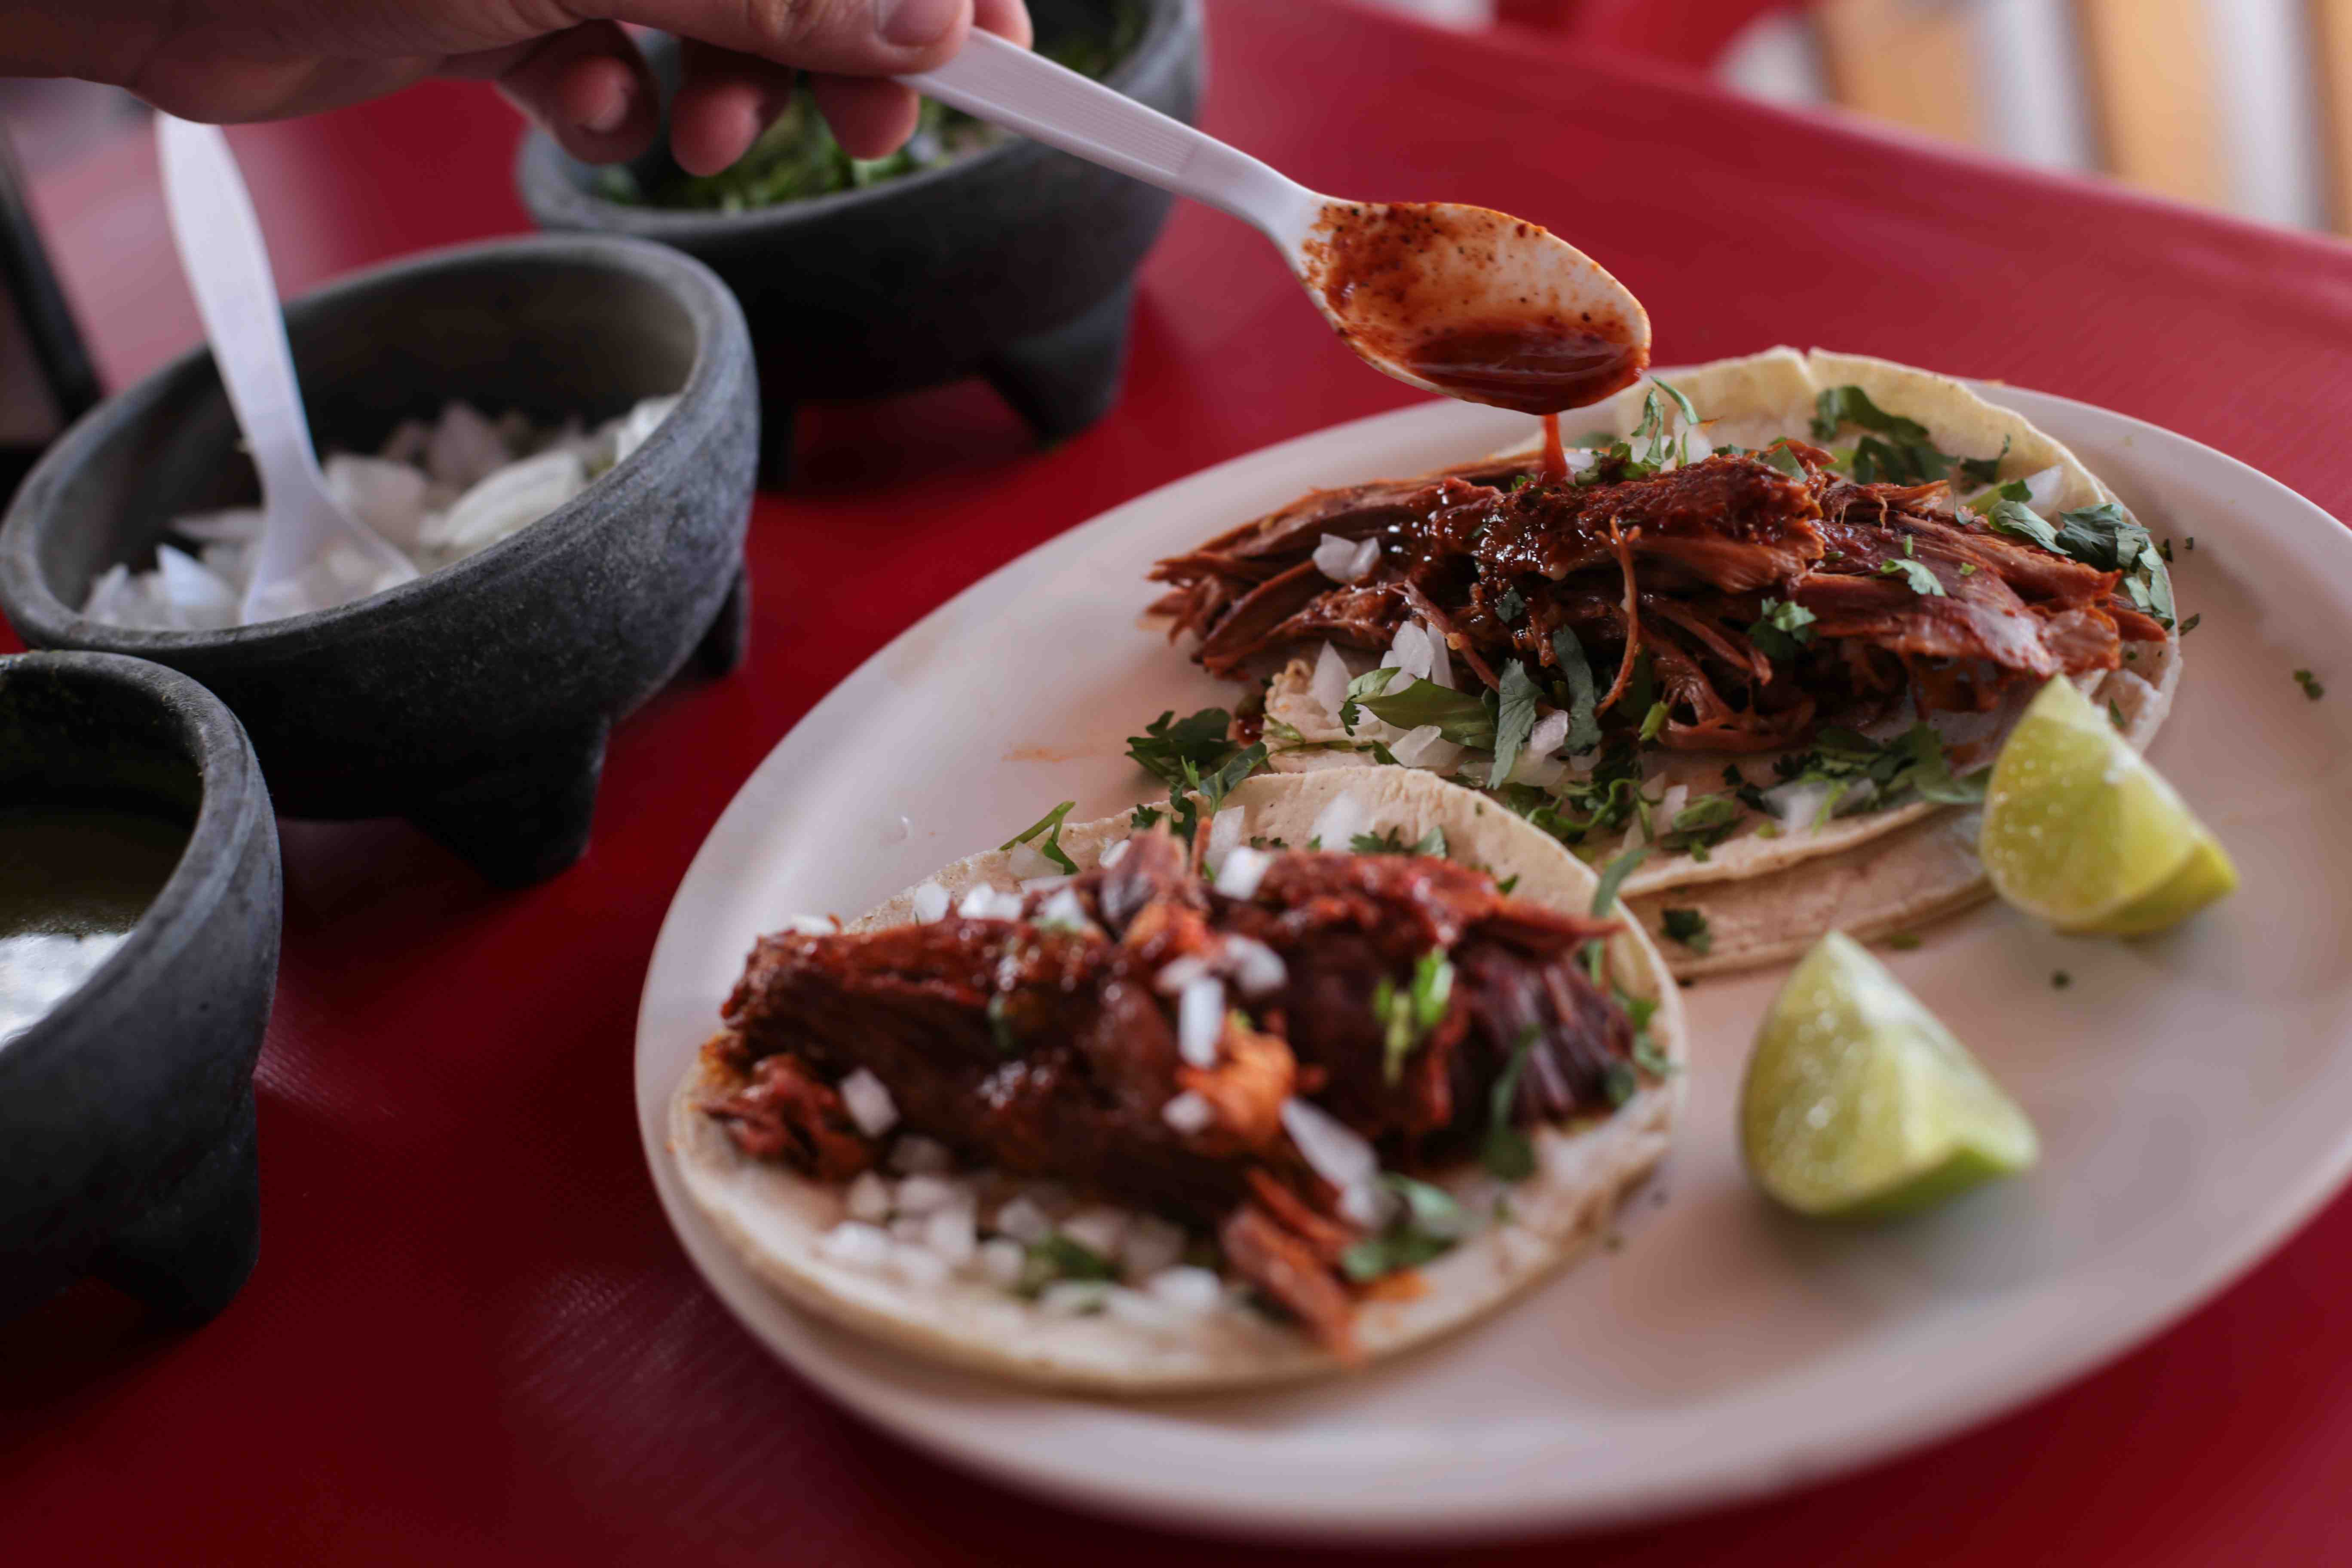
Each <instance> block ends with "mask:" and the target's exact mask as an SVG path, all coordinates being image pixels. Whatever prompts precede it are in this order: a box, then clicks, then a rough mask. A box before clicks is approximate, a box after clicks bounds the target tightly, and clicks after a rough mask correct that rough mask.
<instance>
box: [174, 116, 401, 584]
mask: <svg viewBox="0 0 2352 1568" xmlns="http://www.w3.org/2000/svg"><path fill="white" fill-rule="evenodd" d="M155 144H156V150H157V152H158V153H160V154H161V155H162V158H163V201H164V205H165V207H166V209H167V210H168V211H169V212H170V214H171V217H172V237H173V241H174V243H175V244H176V245H177V246H178V247H179V251H180V265H181V267H182V268H184V270H185V271H186V273H187V275H188V286H189V288H190V289H192V290H193V291H194V294H195V296H196V314H197V315H198V316H200V317H202V318H203V320H204V323H205V337H206V338H207V339H209V340H210V341H211V343H212V350H213V363H215V365H217V366H218V367H219V369H220V378H221V384H222V385H223V386H224V387H226V388H227V390H228V404H229V407H230V408H231V409H232V410H234V411H235V413H236V424H237V428H238V429H239V430H242V431H243V432H244V433H245V444H246V447H247V450H249V451H250V452H251V453H252V454H253V466H254V467H255V468H257V469H258V470H259V471H260V475H261V509H262V523H261V538H260V539H259V541H258V542H256V544H255V545H254V547H253V575H252V577H251V579H250V580H249V581H248V582H247V585H246V590H245V601H244V603H243V604H242V605H239V606H238V609H237V618H238V620H239V621H240V623H247V624H249V623H251V622H252V621H254V620H257V619H262V618H267V617H266V616H261V615H260V614H258V612H259V611H260V610H261V609H262V608H263V606H265V605H267V604H268V599H269V596H270V590H271V589H272V588H273V587H274V586H276V585H277V584H280V583H283V582H285V581H287V580H288V579H289V578H292V577H295V576H298V575H299V574H300V573H301V571H302V569H303V567H304V566H306V565H307V564H309V563H310V562H312V561H315V560H316V559H318V558H319V557H320V555H322V554H324V553H325V552H327V551H328V550H330V549H331V548H333V547H334V546H336V545H347V546H349V547H350V548H352V549H353V550H357V551H359V552H361V553H362V555H363V556H364V557H365V558H366V559H367V561H368V562H369V563H370V564H372V565H373V566H375V567H376V568H377V569H378V570H379V571H381V572H382V573H383V574H386V575H387V576H393V577H395V578H396V579H397V580H398V581H401V582H406V581H407V580H408V579H410V578H412V577H415V575H416V568H415V565H414V564H413V563H411V562H410V561H409V559H408V557H406V556H405V555H403V554H402V553H401V552H399V551H397V550H395V549H394V548H393V547H392V546H391V545H390V544H388V543H386V542H384V541H383V538H382V537H380V536H379V535H378V534H377V533H376V532H375V531H373V529H370V528H369V527H368V526H367V525H366V524H364V523H362V522H361V521H359V520H358V519H357V518H355V517H352V515H351V514H350V513H348V512H346V511H345V510H343V509H342V508H341V507H340V506H337V505H336V504H335V501H334V498H333V497H331V496H330V495H329V494H328V493H327V485H326V480H325V479H324V478H323V477H322V476H321V475H320V472H319V454H318V453H317V452H316V451H315V450H314V449H313V448H312V447H311V445H310V421H309V420H308V419H307V418H305V417H304V416H303V413H302V388H301V386H300V384H299V383H298V382H297V381H296V380H295V379H294V354H293V351H292V350H291V349H289V347H288V346H287V342H286V316H285V312H284V310H282V309H280V307H279V305H278V285H277V282H276V280H275V279H273V278H272V277H271V275H270V271H269V251H268V247H266V246H264V244H263V243H262V238H261V225H260V223H259V221H258V220H257V219H256V218H255V216H254V215H253V201H252V198H251V197H249V196H248V195H247V194H246V189H245V180H244V177H243V176H242V175H240V174H238V173H237V168H236V155H235V154H234V153H231V152H230V151H229V146H228V138H226V136H224V135H222V134H221V132H220V128H219V127H218V126H216V125H194V124H191V123H189V122H188V121H184V120H175V119H173V117H172V116H170V115H168V114H158V115H157V116H156V117H155Z"/></svg>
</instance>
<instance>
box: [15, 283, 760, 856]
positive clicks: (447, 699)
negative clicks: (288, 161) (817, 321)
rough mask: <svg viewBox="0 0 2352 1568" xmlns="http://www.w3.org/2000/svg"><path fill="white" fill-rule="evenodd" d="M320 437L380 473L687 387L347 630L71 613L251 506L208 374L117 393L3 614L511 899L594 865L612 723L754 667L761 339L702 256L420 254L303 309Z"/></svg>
mask: <svg viewBox="0 0 2352 1568" xmlns="http://www.w3.org/2000/svg"><path fill="white" fill-rule="evenodd" d="M287 326H288V328H289V332H290V334H291V337H292V341H293V345H294V359H295V363H296V365H297V368H298V370H299V373H300V375H301V380H302V387H303V393H304V397H305V401H306V402H307V404H308V405H309V408H310V419H311V424H312V427H313V429H314V431H315V432H316V434H317V436H318V438H319V444H320V447H321V448H322V449H323V448H325V447H345V448H349V449H351V450H354V451H373V450H375V449H376V447H378V446H379V445H380V444H381V443H382V442H383V439H384V437H385V436H386V435H387V434H388V433H389V432H390V431H391V430H392V428H393V427H394V426H395V425H396V424H398V423H399V422H400V420H401V419H403V418H404V417H410V416H415V417H422V418H428V419H429V418H431V417H432V416H435V415H436V414H437V413H438V412H439V410H440V408H441V406H442V405H443V404H444V403H446V401H448V400H449V399H451V398H454V397H465V398H467V399H468V400H470V401H471V402H472V403H474V404H475V405H477V406H478V407H480V408H483V409H485V410H487V411H488V412H490V413H492V414H494V415H495V414H497V413H499V412H501V411H504V410H506V409H509V408H520V409H521V410H522V411H523V412H524V413H526V414H528V415H530V416H531V418H532V419H533V420H535V421H541V422H548V423H555V422H560V421H562V419H564V418H566V417H570V416H579V417H581V418H583V419H586V420H590V421H594V420H598V419H603V418H606V417H609V416H613V415H615V414H619V413H621V412H622V411H624V410H625V409H626V408H628V407H629V405H631V404H633V403H635V401H636V400H637V399H639V398H642V397H650V396H656V395H667V394H671V393H680V394H681V398H680V401H679V403H678V405H677V410H676V411H675V412H674V413H672V414H671V415H670V416H669V418H668V419H667V420H666V421H664V422H663V424H662V425H661V426H660V427H659V428H658V429H657V430H656V431H655V432H654V434H653V436H652V437H650V438H649V439H647V440H646V444H645V445H644V446H643V447H639V448H638V449H637V450H636V451H635V453H633V454H631V456H630V457H629V458H627V460H625V461H624V462H621V463H619V464H616V465H614V468H611V469H610V470H608V471H607V472H606V473H604V475H603V476H602V477H600V478H599V479H597V480H596V481H595V482H594V483H593V484H592V485H590V486H589V487H588V488H587V489H585V490H583V492H582V493H581V494H580V495H579V496H577V497H575V498H574V499H573V500H571V501H570V502H568V503H566V504H565V505H564V506H562V508H560V509H559V510H556V511H554V512H551V513H550V514H549V515H548V516H547V517H545V518H543V519H541V521H538V522H535V523H533V524H531V525H530V527H529V528H526V529H524V530H523V531H520V533H517V534H515V535H513V536H512V537H511V538H509V539H506V540H503V541H501V542H499V543H497V544H494V545H492V546H490V548H488V550H485V551H483V552H480V553H479V554H478V555H474V556H470V557H468V558H467V559H466V560H464V561H461V562H459V563H457V564H456V565H454V566H450V567H447V568H445V569H444V570H442V571H439V572H435V573H433V574H429V575H427V576H425V577H422V578H419V579H418V580H416V581H415V582H413V583H408V584H403V585H402V586H400V587H397V588H394V589H391V590H389V591H387V592H385V593H383V594H379V595H375V596H373V598H368V599H363V600H361V601H360V602H358V603H356V604H352V605H343V606H342V607H341V608H339V609H332V610H322V611H320V612H318V613H316V614H312V615H306V616H289V617H288V618H286V619H284V620H279V621H270V622H266V623H264V624H262V625H259V626H240V627H237V628H236V629H234V630H230V631H223V632H163V631H141V630H134V629H131V628H129V627H123V626H110V625H106V624H104V623H101V622H98V621H93V620H89V619H87V618H85V617H84V616H81V615H80V614H79V611H78V610H77V609H76V608H74V606H77V605H80V604H81V603H82V602H83V600H84V599H85V598H86V597H87V596H88V594H89V584H90V583H91V581H92V579H94V578H95V577H96V576H97V575H98V574H100V573H101V572H103V571H104V570H105V569H106V568H107V567H108V566H110V565H111V564H112V563H115V562H118V561H137V560H140V559H141V558H142V557H144V556H147V555H149V552H152V549H153V547H154V543H155V541H156V539H157V537H158V536H159V535H160V534H161V533H162V532H163V528H164V525H165V523H166V522H167V521H168V520H170V519H171V518H173V516H175V515H178V514H180V513H184V512H200V511H207V510H214V509H216V508H220V507H226V506H236V505H251V504H253V500H254V498H255V496H256V494H257V490H256V489H255V480H254V476H253V470H252V466H251V464H250V463H248V462H247V460H246V459H245V458H243V457H241V456H239V455H238V454H237V451H236V439H237V437H236V424H235V421H234V419H233V418H232V416H231V415H230V413H229V407H228V403H227V400H226V398H225V397H224V396H223V395H222V393H221V387H220V381H219V378H218V376H217V375H216V374H215V372H214V369H213V363H212V357H211V355H210V354H209V353H204V352H201V351H200V352H198V353H194V354H191V355H189V356H188V357H186V358H184V359H182V360H180V361H178V362H177V363H173V364H172V365H170V366H169V367H167V368H166V369H164V370H163V371H161V372H158V373H157V374H155V375H153V376H151V377H150V378H149V379H147V380H146V381H144V382H142V383H141V384H139V385H137V386H135V387H133V388H131V390H130V391H128V392H126V393H123V394H121V395H119V396H116V397H113V398H111V399H110V400H108V401H107V402H105V403H103V404H101V405H99V406H98V407H97V408H95V409H93V410H91V412H90V413H89V415H88V416H85V417H84V418H82V420H81V421H80V422H79V423H78V424H76V425H75V426H73V428H72V429H70V430H68V432H67V433H66V435H65V436H64V437H61V438H60V439H59V440H58V443H57V445H56V446H54V447H51V448H50V450H49V452H48V454H47V456H46V457H45V458H42V460H41V462H40V463H39V465H38V466H37V467H36V468H34V470H33V472H32V474H31V475H30V476H29V477H27V478H26V481H25V484H24V487H23V488H22V489H20V490H18V491H17V493H16V501H15V503H14V504H13V505H12V506H11V507H10V508H9V510H8V513H7V520H6V521H5V524H0V609H5V611H6V613H7V616H8V617H9V619H10V620H11V621H13V622H14V623H15V625H16V631H17V633H18V635H19V636H21V637H23V638H24V639H25V640H26V642H27V643H29V644H32V645H33V646H35V647H82V648H100V649H104V650H107V651H110V652H115V653H127V654H134V655H137V656H138V657H140V658H150V659H153V660H154V661H156V662H157V663H159V664H167V665H170V666H171V667H173V668H175V669H179V670H182V671H184V672H185V673H187V674H189V675H192V676H194V678H195V679H198V680H199V681H202V682H203V683H204V684H205V686H207V687H209V688H211V689H212V690H213V691H214V692H215V693H216V694H217V695H218V696H219V697H220V698H221V700H223V701H225V702H226V703H227V704H228V705H229V707H230V708H231V709H233V710H235V711H236V716H237V717H238V718H239V719H240V720H242V721H244V724H245V729H246V732H247V734H248V735H250V736H251V737H252V739H253V745H254V750H255V751H256V752H257V753H258V754H259V755H260V758H261V765H262V767H263V769H264V771H265V772H267V773H268V777H269V789H270V793H271V795H273V796H274V797H275V798H276V800H277V804H278V810H280V811H282V812H284V813H286V814H287V815H288V816H318V817H361V816H406V817H408V818H409V819H411V820H412V821H414V822H415V823H416V824H417V826H420V827H422V828H424V829H425V831H426V832H428V833H430V834H432V835H434V836H435V837H437V838H439V839H441V840H442V841H443V842H444V843H446V844H447V845H448V846H449V847H451V848H453V849H455V850H456V851H457V853H458V854H460V855H462V856H464V857H465V858H467V859H468V860H470V861H471V862H473V864H474V865H475V866H477V867H478V868H480V870H481V871H482V872H483V874H484V875H486V876H488V878H490V879H492V880H494V881H497V882H499V883H502V884H508V885H519V884H521V883H525V882H529V881H532V880H536V879H539V878H541V877H546V876H550V875H552V874H553V873H555V872H557V871H560V870H562V868H564V867H566V866H569V865H570V864H572V861H574V860H576V859H578V858H579V857H580V855H581V853H582V851H583V850H584V849H585V848H586V847H587V842H588V830H589V825H590V818H591V816H592V815H593V809H594V805H595V798H596V782H597V777H598V774H599V773H600V771H601V770H602V768H603V765H604V738H605V734H606V731H607V730H608V729H609V727H610V725H611V724H612V722H613V721H614V720H615V719H616V718H618V717H619V716H620V715H622V714H623V713H625V712H626V711H628V710H630V709H631V708H633V707H635V705H636V704H638V703H639V702H641V701H643V700H645V699H646V697H648V696H650V695H651V694H652V693H653V692H654V691H655V690H656V689H659V688H660V687H661V685H662V684H663V683H664V682H666V681H667V680H668V679H670V677H671V676H673V675H675V674H676V673H677V671H678V670H679V669H680V668H682V667H683V666H684V665H685V664H686V662H687V660H688V658H689V657H693V658H698V661H699V662H700V664H701V665H702V666H703V668H706V669H707V670H709V671H710V672H712V673H724V672H725V671H726V670H728V669H730V668H733V666H734V664H735V663H736V661H737V660H738V659H739V658H740V657H741V653H742V637H743V626H744V601H745V592H746V589H745V584H744V580H743V535H744V529H745V526H746V524H747V522H748V521H749V518H750V510H751V481H752V470H753V467H754V461H755V458H756V454H757V450H758V447H759V402H758V395H757V391H756V388H755V386H754V384H753V376H752V370H751V346H750V342H749V340H748V339H747V338H746V336H745V334H744V331H743V318H742V314H741V312H740V311H739V310H737V309H736V306H735V301H734V300H733V298H732V297H731V296H730V295H729V293H728V292H727V289H726V288H725V286H724V285H722V284H721V283H720V282H719V279H716V278H714V277H712V276H711V274H710V272H709V269H708V268H704V267H703V266H701V265H700V264H699V263H698V262H696V261H694V260H693V259H692V258H688V257H685V256H681V255H679V254H678V253H677V252H676V251H673V250H668V249H666V248H664V247H660V246H655V245H646V244H643V243H640V242H638V241H635V240H627V239H620V238H614V237H591V236H580V237H538V238H527V239H516V240H501V241H498V242H494V243H491V244H488V245H476V246H467V247H458V248H456V249H451V250H443V251H437V252H434V253H431V254H428V255H425V256H420V257H416V258H412V259H409V260H405V261H400V262H395V263H394V264H393V265H391V266H389V267H384V268H378V269H376V270H374V271H372V272H365V273H362V274H360V275H359V276H357V277H354V278H352V279H346V280H344V281H342V282H339V283H336V284H333V285H331V286H330V287H328V288H325V289H320V290H319V291H318V292H317V293H314V294H311V295H309V296H306V297H305V298H303V299H301V300H297V301H296V302H294V303H293V304H291V305H289V307H288V308H287Z"/></svg>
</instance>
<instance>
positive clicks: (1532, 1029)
mask: <svg viewBox="0 0 2352 1568" xmlns="http://www.w3.org/2000/svg"><path fill="white" fill-rule="evenodd" d="M1537 1033H1538V1031H1537V1028H1536V1026H1535V1025H1533V1024H1529V1025H1528V1026H1527V1028H1526V1029H1525V1030H1523V1031H1522V1032H1521V1033H1520V1035H1519V1043H1518V1044H1517V1046H1515V1047H1512V1050H1511V1059H1510V1061H1509V1062H1508V1063H1507V1064H1506V1065H1505V1067H1504V1068H1503V1075H1502V1077H1500V1078H1498V1079H1496V1080H1495V1091H1494V1094H1493V1095H1492V1096H1491V1097H1490V1098H1489V1099H1488V1100H1487V1102H1486V1142H1485V1143H1484V1144H1482V1145H1480V1147H1479V1150H1478V1163H1480V1164H1482V1165H1484V1166H1486V1171H1487V1173H1488V1174H1490V1175H1494V1176H1497V1177H1500V1178H1501V1179H1502V1180H1504V1181H1506V1182H1520V1181H1525V1180H1526V1179H1527V1178H1528V1177H1529V1176H1531V1175H1533V1174H1535V1170H1536V1151H1535V1145H1533V1144H1532V1143H1530V1142H1528V1135H1527V1134H1526V1133H1524V1132H1522V1131H1519V1130H1518V1128H1517V1126H1515V1125H1513V1123H1512V1121H1511V1112H1512V1110H1513V1109H1514V1108H1515V1107H1516V1106H1517V1104H1518V1098H1519V1075H1520V1074H1522V1073H1524V1072H1525V1071H1527V1067H1528V1051H1530V1050H1531V1049H1533V1048H1534V1047H1535V1043H1536V1036H1537Z"/></svg>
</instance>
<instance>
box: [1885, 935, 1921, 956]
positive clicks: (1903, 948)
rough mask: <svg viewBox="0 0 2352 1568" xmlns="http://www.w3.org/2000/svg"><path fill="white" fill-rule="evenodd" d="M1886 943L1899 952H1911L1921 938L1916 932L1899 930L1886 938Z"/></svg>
mask: <svg viewBox="0 0 2352 1568" xmlns="http://www.w3.org/2000/svg"><path fill="white" fill-rule="evenodd" d="M1886 945H1887V946H1889V947H1891V948H1893V949H1894V950H1895V952H1910V951H1911V950H1912V949H1914V948H1916V947H1917V946H1918V945H1919V938H1918V936H1917V934H1916V932H1912V931H1896V932H1895V934H1894V935H1893V936H1890V937H1888V938H1887V939H1886Z"/></svg>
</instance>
